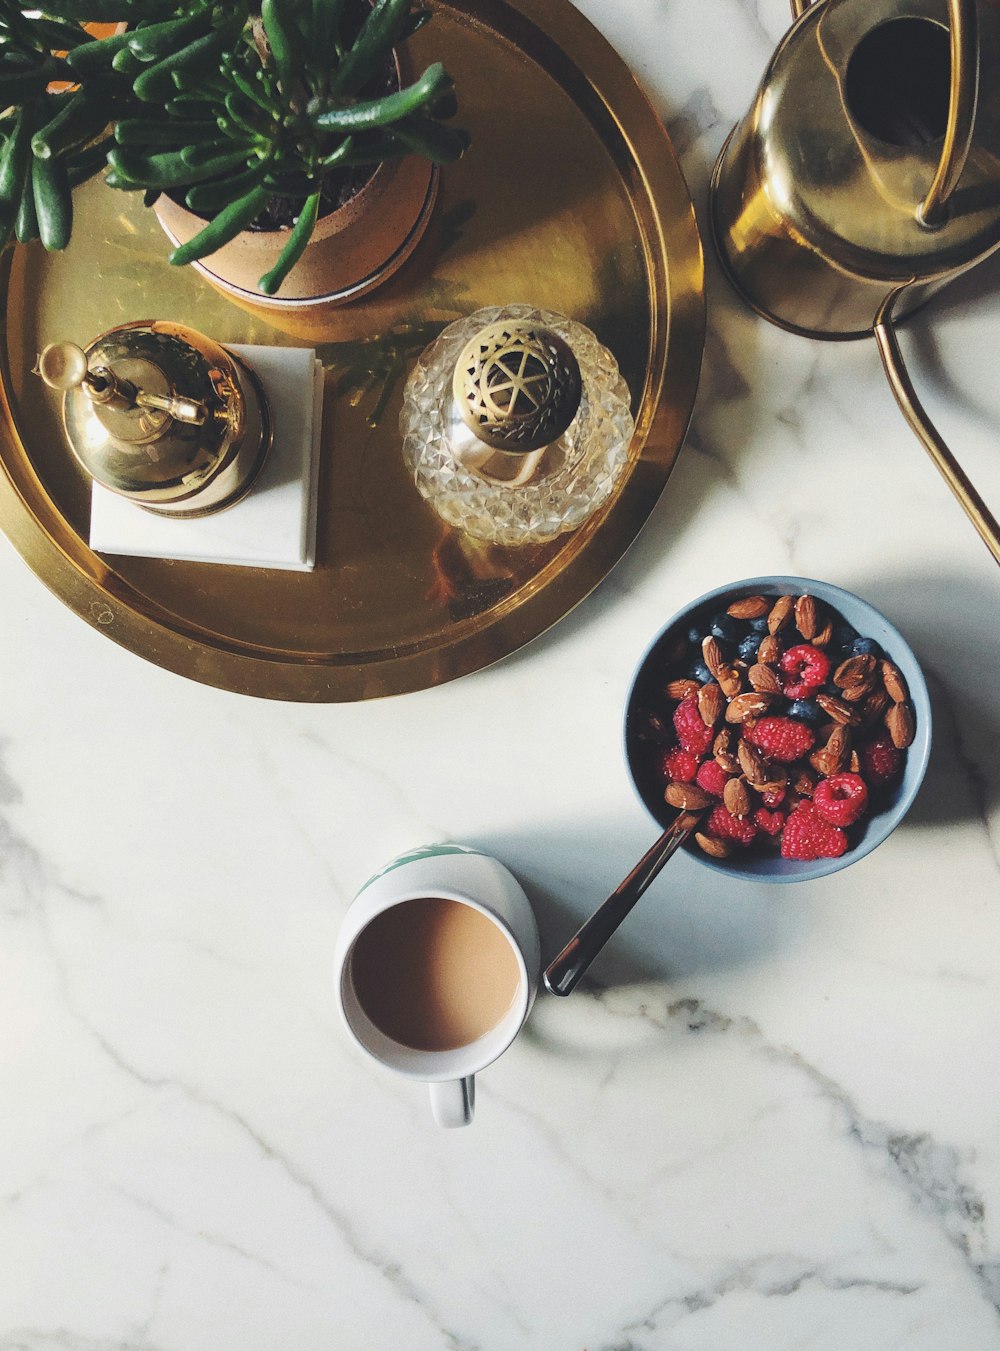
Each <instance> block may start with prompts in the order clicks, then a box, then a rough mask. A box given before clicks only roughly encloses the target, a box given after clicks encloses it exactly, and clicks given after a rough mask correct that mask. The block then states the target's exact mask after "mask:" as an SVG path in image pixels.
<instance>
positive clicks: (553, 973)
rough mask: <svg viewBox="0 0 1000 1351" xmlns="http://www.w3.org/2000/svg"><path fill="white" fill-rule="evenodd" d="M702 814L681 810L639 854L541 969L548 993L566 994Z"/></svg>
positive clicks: (693, 828) (696, 824)
mask: <svg viewBox="0 0 1000 1351" xmlns="http://www.w3.org/2000/svg"><path fill="white" fill-rule="evenodd" d="M702 816H703V813H702V812H681V813H680V815H679V816H678V817H677V818H676V819H675V820H674V821H673V822H672V823H671V824H670V825H669V826H668V827H667V829H666V830H665V831H664V832H663V834H662V835H661V836H660V838H659V839H658V840H657V841H656V843H655V844H654V845H653V846H652V848H651V849H649V850H648V851H647V852H646V853H645V854H643V856H642V858H641V859H640V860H639V862H638V863H637V864H636V865H635V867H634V868H633V869H632V871H631V872H630V873H629V875H628V877H626V878H625V880H624V881H623V882H622V883H621V884H620V885H619V886H618V887H616V888H615V890H614V891H613V892H612V893H611V895H610V896H609V897H608V899H607V900H606V901H605V902H604V904H603V905H601V906H599V907H598V908H597V909H596V910H595V911H594V913H593V914H592V915H591V917H590V919H588V920H586V921H585V922H584V924H583V925H581V927H580V928H579V929H578V930H577V932H576V933H575V934H574V935H573V937H572V938H571V939H570V940H569V942H568V943H567V944H566V946H565V947H564V948H563V950H562V952H560V954H559V956H558V957H556V958H554V960H553V961H551V962H550V963H549V965H548V966H547V967H546V969H545V972H544V973H543V976H542V979H543V980H544V982H545V988H546V989H547V990H548V991H549V993H550V994H557V995H568V994H570V993H571V992H572V991H573V990H574V989H575V988H576V983H577V981H578V980H579V979H580V977H581V976H582V975H583V973H584V972H585V971H586V970H587V967H588V966H590V963H591V962H592V961H593V960H594V958H595V957H596V956H597V954H598V953H599V952H600V951H601V949H602V948H603V947H604V945H605V943H606V942H607V941H608V939H609V938H610V937H611V935H612V934H613V933H614V932H615V930H616V929H617V928H618V926H619V924H621V922H622V920H623V919H624V918H625V916H626V915H627V914H628V913H629V911H630V910H631V909H632V907H633V906H634V905H635V903H636V901H637V900H638V899H639V897H640V896H641V895H642V893H643V892H644V891H645V890H646V888H647V887H648V886H649V884H650V883H651V882H652V881H653V880H654V879H655V878H656V877H657V876H658V875H659V873H660V870H661V869H662V868H663V866H664V864H666V863H667V862H669V860H670V859H671V858H672V857H673V855H674V854H675V853H676V852H677V850H678V849H679V848H680V846H681V845H682V844H683V843H684V841H685V840H686V839H687V838H688V836H689V835H690V834H691V832H692V831H693V830H695V829H697V827H698V825H699V824H700V822H701V818H702Z"/></svg>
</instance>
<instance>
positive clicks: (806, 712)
mask: <svg viewBox="0 0 1000 1351" xmlns="http://www.w3.org/2000/svg"><path fill="white" fill-rule="evenodd" d="M788 716H789V717H790V718H798V719H799V721H800V722H807V723H812V724H813V725H814V726H815V725H816V724H817V723H820V722H822V721H823V719H824V717H825V716H826V714H825V713H824V712H823V710H822V709H821V708H820V706H819V704H817V703H816V701H815V699H796V700H795V702H794V703H792V704H789V705H788Z"/></svg>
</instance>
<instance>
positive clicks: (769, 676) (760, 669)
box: [747, 662, 781, 694]
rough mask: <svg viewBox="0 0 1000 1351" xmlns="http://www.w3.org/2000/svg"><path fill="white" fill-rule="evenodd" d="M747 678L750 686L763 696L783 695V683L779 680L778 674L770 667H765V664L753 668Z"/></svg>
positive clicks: (758, 664) (760, 663) (761, 663)
mask: <svg viewBox="0 0 1000 1351" xmlns="http://www.w3.org/2000/svg"><path fill="white" fill-rule="evenodd" d="M747 676H748V679H749V681H750V684H751V685H752V686H753V687H754V689H755V690H758V691H759V692H760V693H761V694H780V693H781V681H780V680H779V679H778V676H777V672H776V671H774V670H773V669H772V668H771V667H770V666H765V665H764V664H763V662H758V663H757V665H756V666H751V667H750V670H749V671H748V672H747Z"/></svg>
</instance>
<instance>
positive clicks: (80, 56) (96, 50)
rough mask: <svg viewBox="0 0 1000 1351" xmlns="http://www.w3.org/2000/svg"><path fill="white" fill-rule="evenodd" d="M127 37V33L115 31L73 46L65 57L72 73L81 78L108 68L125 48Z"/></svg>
mask: <svg viewBox="0 0 1000 1351" xmlns="http://www.w3.org/2000/svg"><path fill="white" fill-rule="evenodd" d="M129 37H130V34H128V33H116V34H115V35H114V36H112V37H107V38H99V39H96V40H94V41H92V42H84V43H82V44H81V45H80V46H79V47H75V48H74V49H73V51H71V52H70V53H69V55H68V56H67V57H66V60H67V62H68V63H69V65H70V67H71V69H72V71H73V74H74V75H78V76H80V78H81V79H83V78H86V77H87V76H90V75H96V74H97V73H98V72H99V71H102V70H110V69H111V63H112V61H113V60H114V58H115V56H117V54H118V53H119V52H120V51H122V50H123V49H124V48H125V46H126V45H127V43H128V40H129Z"/></svg>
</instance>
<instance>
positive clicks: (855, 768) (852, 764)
mask: <svg viewBox="0 0 1000 1351" xmlns="http://www.w3.org/2000/svg"><path fill="white" fill-rule="evenodd" d="M847 768H848V769H849V770H850V771H851V773H852V774H860V773H861V756H860V755H859V754H858V753H857V751H851V758H850V760H849V761H848V764H847Z"/></svg>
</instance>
